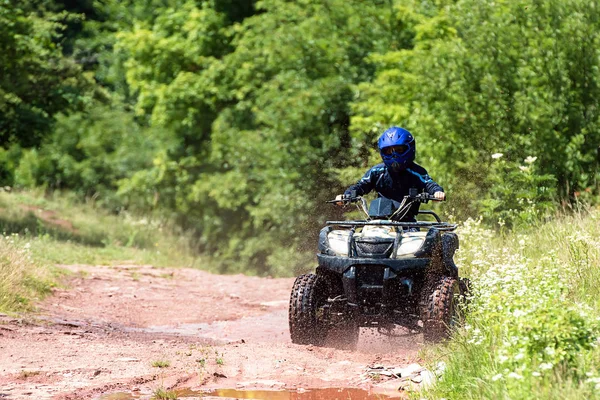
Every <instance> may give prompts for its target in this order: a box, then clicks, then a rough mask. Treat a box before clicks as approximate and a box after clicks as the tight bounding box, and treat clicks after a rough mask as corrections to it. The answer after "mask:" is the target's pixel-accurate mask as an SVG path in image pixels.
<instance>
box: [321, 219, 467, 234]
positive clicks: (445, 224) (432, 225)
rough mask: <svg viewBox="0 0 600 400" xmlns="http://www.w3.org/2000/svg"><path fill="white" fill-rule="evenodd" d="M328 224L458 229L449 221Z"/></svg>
mask: <svg viewBox="0 0 600 400" xmlns="http://www.w3.org/2000/svg"><path fill="white" fill-rule="evenodd" d="M325 224H326V225H335V226H344V227H350V228H354V227H358V226H367V225H370V226H397V227H399V228H403V229H410V228H435V229H437V230H439V231H453V230H455V229H456V224H451V223H449V222H395V221H384V220H375V221H327V222H326V223H325Z"/></svg>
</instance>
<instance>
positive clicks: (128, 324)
mask: <svg viewBox="0 0 600 400" xmlns="http://www.w3.org/2000/svg"><path fill="white" fill-rule="evenodd" d="M64 267H65V268H67V269H68V270H70V271H72V273H73V274H72V275H71V276H70V277H69V278H68V279H67V281H66V285H67V286H65V287H66V289H64V290H56V291H55V293H54V294H53V295H52V296H51V297H49V298H48V299H46V300H45V301H44V302H43V303H41V304H40V305H39V313H38V314H36V315H32V316H27V317H23V318H14V317H9V316H6V315H0V398H7V399H109V398H149V397H150V396H151V395H152V393H153V392H154V391H155V390H156V389H157V388H159V387H164V388H166V389H191V390H205V389H207V390H208V389H217V388H238V389H240V388H241V389H269V390H273V389H302V388H324V387H352V388H372V387H374V386H375V387H382V388H385V387H386V382H383V381H380V380H375V381H374V380H373V379H371V378H369V377H368V376H367V375H366V374H365V368H366V367H367V366H368V365H372V364H381V365H391V366H403V365H406V364H408V363H411V362H414V361H416V360H417V351H418V347H419V342H420V341H421V337H420V336H406V337H402V338H396V339H390V338H387V337H383V336H380V335H378V334H376V333H374V332H371V331H370V330H367V329H363V330H362V331H361V339H360V342H359V346H358V350H357V351H354V352H350V351H342V350H337V349H334V348H330V347H323V348H319V347H312V346H299V345H294V344H292V343H291V342H290V339H289V332H288V326H287V307H288V299H289V293H290V288H291V286H292V283H293V279H267V278H257V277H248V276H243V275H234V276H222V275H213V274H209V273H207V272H203V271H199V270H193V269H164V268H160V269H159V268H152V267H150V266H135V265H122V266H113V267H103V266H84V265H75V266H64ZM388 386H389V385H388ZM120 394H122V395H120Z"/></svg>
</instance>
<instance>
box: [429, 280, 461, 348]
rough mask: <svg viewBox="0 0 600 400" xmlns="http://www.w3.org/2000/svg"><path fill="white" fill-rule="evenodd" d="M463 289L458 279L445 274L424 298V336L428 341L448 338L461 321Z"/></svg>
mask: <svg viewBox="0 0 600 400" xmlns="http://www.w3.org/2000/svg"><path fill="white" fill-rule="evenodd" d="M460 295H461V290H460V285H459V282H458V280H456V279H454V278H452V277H449V276H445V277H443V278H441V279H440V280H439V281H438V282H437V283H436V284H435V285H434V286H433V290H431V291H430V292H429V294H428V295H427V296H426V297H425V298H424V301H423V304H422V310H421V320H422V321H423V336H424V338H425V340H427V341H434V342H435V341H439V340H442V339H446V338H447V337H448V336H449V334H450V332H451V331H452V329H453V328H454V327H455V326H456V325H457V324H458V323H459V322H460V319H461V318H460V309H459V300H460Z"/></svg>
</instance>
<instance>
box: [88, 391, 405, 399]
mask: <svg viewBox="0 0 600 400" xmlns="http://www.w3.org/2000/svg"><path fill="white" fill-rule="evenodd" d="M174 393H176V394H177V398H178V399H186V398H191V399H205V400H210V399H218V398H227V399H254V400H349V399H352V400H384V399H400V398H403V397H402V396H401V394H400V393H399V392H389V391H388V392H374V391H368V390H364V389H353V388H325V389H300V390H236V389H216V390H211V391H195V390H176V391H174ZM147 398H152V397H148V396H142V395H140V394H132V393H113V394H110V395H107V396H102V397H100V399H99V400H138V399H147Z"/></svg>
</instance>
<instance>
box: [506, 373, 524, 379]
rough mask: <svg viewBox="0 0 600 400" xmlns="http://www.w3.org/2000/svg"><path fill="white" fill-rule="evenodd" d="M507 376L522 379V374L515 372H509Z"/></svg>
mask: <svg viewBox="0 0 600 400" xmlns="http://www.w3.org/2000/svg"><path fill="white" fill-rule="evenodd" d="M508 377H509V378H513V379H523V375H519V374H517V373H516V372H511V373H510V374H508Z"/></svg>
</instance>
